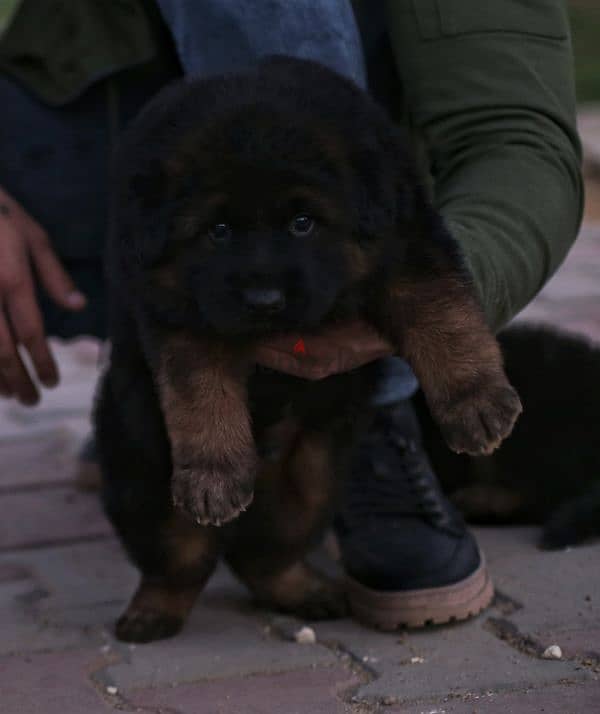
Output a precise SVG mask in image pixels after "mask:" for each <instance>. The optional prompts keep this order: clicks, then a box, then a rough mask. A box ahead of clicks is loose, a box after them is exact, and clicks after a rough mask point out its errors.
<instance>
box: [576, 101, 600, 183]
mask: <svg viewBox="0 0 600 714" xmlns="http://www.w3.org/2000/svg"><path fill="white" fill-rule="evenodd" d="M577 128H578V130H579V133H580V136H581V143H582V146H583V155H584V164H585V166H586V167H587V168H588V169H589V170H590V172H593V174H594V175H597V174H598V172H600V109H599V108H598V106H597V105H595V104H592V105H590V106H586V107H583V108H580V110H579V111H578V114H577Z"/></svg>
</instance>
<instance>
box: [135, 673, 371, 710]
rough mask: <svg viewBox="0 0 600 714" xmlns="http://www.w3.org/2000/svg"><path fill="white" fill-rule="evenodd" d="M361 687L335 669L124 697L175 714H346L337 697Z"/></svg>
mask: <svg viewBox="0 0 600 714" xmlns="http://www.w3.org/2000/svg"><path fill="white" fill-rule="evenodd" d="M358 683H359V680H358V679H357V677H356V676H354V675H353V674H352V673H350V672H349V671H348V670H346V669H344V668H343V667H339V666H331V667H323V668H321V669H301V670H297V671H294V672H285V673H283V674H277V675H262V676H254V677H232V678H228V679H219V680H217V681H212V682H202V683H198V684H193V685H182V686H179V687H174V688H169V687H160V688H158V689H149V690H148V689H147V690H141V691H135V692H133V693H128V694H127V695H126V698H127V701H128V702H129V703H131V704H134V705H137V706H142V707H151V708H153V710H158V711H165V710H167V709H168V711H176V712H177V714H199V712H206V714H209V713H210V714H281V713H282V712H285V714H344V712H349V711H350V707H349V706H348V705H347V704H345V703H344V701H342V699H341V696H342V695H343V694H344V692H348V690H349V689H352V688H353V687H355V686H356V685H357V684H358Z"/></svg>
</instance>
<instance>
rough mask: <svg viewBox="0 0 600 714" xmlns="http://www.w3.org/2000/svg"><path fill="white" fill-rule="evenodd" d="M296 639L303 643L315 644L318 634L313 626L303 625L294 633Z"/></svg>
mask: <svg viewBox="0 0 600 714" xmlns="http://www.w3.org/2000/svg"><path fill="white" fill-rule="evenodd" d="M294 639H295V640H296V642H298V643H299V644H301V645H314V644H315V642H316V641H317V636H316V635H315V631H314V630H313V628H312V627H301V628H300V629H299V630H298V631H297V632H295V633H294Z"/></svg>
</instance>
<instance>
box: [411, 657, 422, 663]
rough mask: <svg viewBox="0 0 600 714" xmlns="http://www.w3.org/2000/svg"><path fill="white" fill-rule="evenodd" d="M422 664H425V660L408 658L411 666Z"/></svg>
mask: <svg viewBox="0 0 600 714" xmlns="http://www.w3.org/2000/svg"><path fill="white" fill-rule="evenodd" d="M423 662H425V660H424V659H423V657H411V658H410V663H411V664H423Z"/></svg>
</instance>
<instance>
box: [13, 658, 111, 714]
mask: <svg viewBox="0 0 600 714" xmlns="http://www.w3.org/2000/svg"><path fill="white" fill-rule="evenodd" d="M103 664H104V657H103V655H102V654H99V653H98V652H93V651H87V650H75V651H61V652H49V653H39V654H21V655H12V656H9V657H0V711H2V714H110V712H114V711H115V709H114V708H113V707H112V706H111V705H110V704H109V703H107V701H106V700H105V699H104V697H103V696H102V695H101V694H100V693H99V691H98V690H97V689H96V688H95V686H94V685H93V683H92V681H91V679H90V677H89V674H90V673H91V672H93V671H94V670H95V669H97V668H100V667H102V666H103ZM107 698H108V697H107Z"/></svg>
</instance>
